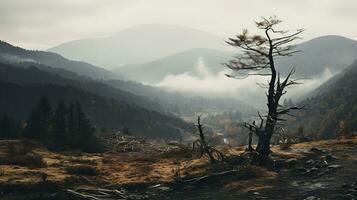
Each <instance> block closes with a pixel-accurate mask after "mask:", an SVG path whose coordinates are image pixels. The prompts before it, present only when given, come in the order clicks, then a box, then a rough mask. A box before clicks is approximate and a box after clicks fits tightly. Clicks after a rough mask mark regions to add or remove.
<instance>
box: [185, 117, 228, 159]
mask: <svg viewBox="0 0 357 200" xmlns="http://www.w3.org/2000/svg"><path fill="white" fill-rule="evenodd" d="M197 128H198V133H199V139H197V140H196V141H194V142H193V144H192V152H193V151H195V149H198V150H199V153H200V156H199V158H202V156H203V155H206V156H207V157H208V159H209V160H210V162H215V161H223V160H224V155H223V153H222V152H220V151H219V150H217V149H216V148H214V147H211V146H210V145H208V143H207V142H206V139H205V135H204V133H203V128H204V127H203V125H202V124H201V116H198V117H197Z"/></svg>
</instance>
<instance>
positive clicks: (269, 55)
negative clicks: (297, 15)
mask: <svg viewBox="0 0 357 200" xmlns="http://www.w3.org/2000/svg"><path fill="white" fill-rule="evenodd" d="M281 22H282V21H281V20H279V19H277V18H276V17H275V16H273V17H269V18H262V20H261V21H259V22H255V24H256V26H257V28H258V29H260V30H262V31H264V35H249V34H248V30H247V29H244V30H243V32H242V33H241V34H240V35H237V36H236V38H229V40H228V41H227V43H228V44H229V45H231V46H233V47H237V48H239V49H240V50H241V51H242V54H241V55H239V56H237V57H235V59H233V60H231V61H229V62H228V63H225V64H224V65H225V66H227V67H228V68H230V69H232V70H233V73H232V74H227V76H228V77H232V78H245V77H248V76H268V77H269V78H270V80H269V83H268V85H266V86H265V87H266V88H267V89H268V91H267V94H266V95H267V106H268V112H267V114H266V115H260V114H259V113H258V115H259V118H260V124H256V123H255V122H253V123H252V124H249V123H245V124H244V126H245V127H247V128H249V129H251V130H252V131H253V132H254V133H255V134H256V135H257V137H258V145H257V148H256V151H257V152H258V153H259V159H258V162H260V163H261V162H263V161H264V160H265V159H266V158H267V157H268V155H269V153H270V140H271V137H272V135H273V134H274V131H275V128H276V125H277V124H278V122H279V121H283V119H282V118H281V115H283V114H288V113H289V111H291V110H296V109H299V108H298V107H295V106H293V107H288V108H286V107H283V106H281V105H280V104H279V100H280V98H281V97H282V96H283V95H284V94H285V93H286V88H287V87H288V86H291V85H294V84H297V82H296V80H291V79H290V78H291V76H292V74H293V73H294V69H292V70H291V71H290V73H289V74H287V75H286V77H285V78H282V77H281V76H280V74H279V72H277V69H276V66H275V59H276V58H278V57H284V56H292V55H293V54H294V53H296V52H298V51H297V50H294V47H295V46H294V45H291V43H292V42H293V41H295V40H296V39H299V37H298V35H299V34H300V33H302V32H303V31H304V30H303V29H298V30H296V31H295V32H293V33H289V32H288V31H283V30H278V29H277V28H276V26H277V25H278V24H280V23H281Z"/></svg>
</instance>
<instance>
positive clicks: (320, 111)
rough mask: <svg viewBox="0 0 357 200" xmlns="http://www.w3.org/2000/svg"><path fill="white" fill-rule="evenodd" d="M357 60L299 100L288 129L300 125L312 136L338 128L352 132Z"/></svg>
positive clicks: (356, 108)
mask: <svg viewBox="0 0 357 200" xmlns="http://www.w3.org/2000/svg"><path fill="white" fill-rule="evenodd" d="M356 77H357V62H354V63H353V64H352V65H351V66H349V67H348V68H347V69H346V70H344V71H343V72H341V73H340V74H338V75H336V77H333V78H331V79H330V80H329V81H327V82H326V83H324V84H323V85H322V86H321V87H320V88H318V89H317V90H316V91H314V95H315V96H313V95H312V97H310V98H308V99H306V100H304V101H303V102H301V103H300V104H301V105H302V106H304V109H303V110H301V111H298V112H297V113H296V115H297V116H298V117H297V118H292V119H291V120H290V121H289V127H290V128H289V130H291V131H295V130H297V128H298V127H303V129H304V133H305V134H308V135H310V134H311V135H313V136H316V137H323V138H330V137H337V135H338V133H339V132H340V131H344V132H346V134H352V131H355V130H356V129H357V115H356V113H357V87H356Z"/></svg>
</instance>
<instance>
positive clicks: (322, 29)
mask: <svg viewBox="0 0 357 200" xmlns="http://www.w3.org/2000/svg"><path fill="white" fill-rule="evenodd" d="M356 9H357V0H0V27H1V29H0V30H1V31H0V40H4V41H7V42H10V43H12V44H15V45H18V46H22V47H25V48H30V49H41V50H45V49H48V48H50V47H53V46H55V45H58V44H60V43H63V42H66V41H70V40H75V39H81V38H91V37H100V36H109V35H112V34H115V33H116V32H119V31H120V30H123V29H126V28H129V27H132V26H137V25H141V24H156V23H157V24H170V25H181V26H186V27H191V28H195V29H200V30H204V31H207V32H210V33H213V34H216V35H218V36H220V37H223V38H226V37H228V36H233V35H235V34H237V33H238V32H240V31H241V29H242V28H245V27H247V28H252V27H253V21H254V20H258V19H259V17H261V16H270V15H277V16H278V17H279V18H281V19H282V20H284V22H285V23H284V24H283V25H282V26H283V27H284V28H288V29H296V28H306V29H307V31H306V32H305V33H304V35H303V37H304V38H305V39H311V38H314V37H317V36H321V35H342V36H345V37H349V38H352V39H357V25H356V22H357V11H356Z"/></svg>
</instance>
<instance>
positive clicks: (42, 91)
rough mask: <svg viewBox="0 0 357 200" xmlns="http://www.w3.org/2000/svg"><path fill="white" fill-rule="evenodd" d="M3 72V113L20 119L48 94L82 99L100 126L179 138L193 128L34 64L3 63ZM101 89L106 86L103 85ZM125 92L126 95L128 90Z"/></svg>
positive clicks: (68, 99) (0, 107)
mask: <svg viewBox="0 0 357 200" xmlns="http://www.w3.org/2000/svg"><path fill="white" fill-rule="evenodd" d="M0 72H1V73H0V96H1V98H0V114H4V113H6V114H9V115H11V116H14V117H16V118H17V119H19V120H25V119H26V117H27V116H28V114H29V113H30V111H31V109H32V108H33V107H34V106H35V105H36V103H37V101H38V100H39V98H41V96H47V97H48V98H49V99H51V100H52V103H53V104H56V103H57V102H58V101H59V100H64V101H65V102H74V101H78V102H80V103H81V105H82V106H83V109H84V111H85V112H86V113H87V114H88V115H89V116H90V118H91V119H92V121H93V122H94V124H95V125H96V127H97V128H98V129H101V128H106V129H107V130H112V131H115V130H121V129H122V128H124V127H126V128H129V130H131V131H132V132H133V133H135V134H140V135H144V136H148V137H160V138H176V139H177V138H179V136H180V133H182V132H189V131H191V128H192V127H191V125H190V124H188V123H186V122H184V121H183V120H181V119H179V118H176V117H173V116H169V115H164V114H161V113H159V112H156V111H150V110H147V109H144V108H141V107H138V106H136V105H135V104H130V103H129V102H128V101H122V100H118V99H115V98H106V97H103V96H101V95H97V94H96V93H93V92H89V91H90V90H91V89H90V88H93V87H95V86H93V85H91V84H94V83H93V82H92V83H84V82H83V83H81V82H76V81H74V80H69V79H64V78H62V77H60V76H58V75H52V74H49V73H47V72H43V71H41V70H39V69H37V68H35V67H30V68H18V67H14V66H9V65H5V64H0ZM74 83H76V84H74ZM86 84H88V86H86ZM101 88H102V89H105V87H104V86H102V87H101ZM99 89H100V87H99ZM107 89H108V88H107ZM115 90H117V91H119V90H118V89H115ZM94 91H95V90H94ZM122 94H124V95H125V92H122ZM114 95H115V94H114ZM132 97H135V96H134V95H132ZM133 100H135V99H133Z"/></svg>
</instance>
